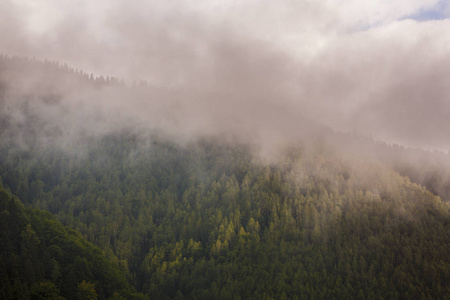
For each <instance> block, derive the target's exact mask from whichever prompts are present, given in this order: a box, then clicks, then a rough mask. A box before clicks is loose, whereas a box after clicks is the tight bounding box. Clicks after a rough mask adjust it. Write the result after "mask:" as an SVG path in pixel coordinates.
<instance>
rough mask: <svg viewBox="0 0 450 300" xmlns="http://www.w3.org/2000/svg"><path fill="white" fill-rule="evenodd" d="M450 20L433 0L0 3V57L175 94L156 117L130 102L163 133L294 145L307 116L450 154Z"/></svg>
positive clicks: (449, 11)
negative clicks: (170, 129) (241, 134)
mask: <svg viewBox="0 0 450 300" xmlns="http://www.w3.org/2000/svg"><path fill="white" fill-rule="evenodd" d="M449 17H450V2H449V1H437V0H433V1H427V0H414V1H411V0H408V1H406V0H402V1H392V3H391V2H386V1H381V0H378V1H377V0H374V1H356V0H349V1H288V0H282V1H273V2H269V1H231V0H230V1H201V2H200V1H197V2H196V1H178V0H174V1H153V0H152V1H133V2H129V1H128V2H126V1H123V0H113V1H106V0H102V1H75V2H74V1H68V0H63V1H61V0H60V1H56V0H45V1H39V3H37V2H36V1H27V0H16V1H8V0H3V1H2V2H1V3H0V52H3V53H4V54H7V55H20V56H26V57H36V58H38V59H49V60H55V61H59V62H61V63H67V64H69V65H70V66H72V67H75V68H77V69H81V70H83V71H85V72H89V73H91V72H92V73H94V75H96V76H100V75H104V76H107V75H108V76H115V77H119V78H123V79H124V80H125V81H126V82H128V83H129V84H132V82H133V81H140V80H145V81H147V82H148V83H149V84H150V85H151V86H156V87H162V88H170V89H176V90H179V91H181V92H179V93H180V96H179V98H178V99H177V101H174V102H170V101H169V103H170V105H168V104H167V105H166V104H164V105H163V104H161V105H162V108H161V107H160V108H159V110H155V107H154V106H149V107H147V108H145V107H136V105H139V104H137V103H135V102H132V103H131V105H134V110H133V109H129V110H128V112H129V114H130V115H131V117H132V115H133V113H135V112H137V111H139V112H140V115H139V117H140V118H145V113H148V114H150V115H149V116H152V117H155V118H156V117H158V118H160V120H161V122H162V123H163V124H162V125H161V126H166V125H165V123H164V120H166V119H167V118H169V116H170V119H171V120H177V122H178V123H182V124H183V125H182V127H183V128H192V127H194V128H199V127H202V128H204V127H207V128H208V129H209V130H212V131H214V129H211V128H215V127H217V128H219V130H241V131H245V132H246V133H247V134H252V133H253V132H254V131H258V130H260V128H264V134H270V135H271V136H272V137H274V136H276V137H280V136H287V137H289V136H290V133H289V132H290V131H295V130H297V128H296V127H297V126H298V125H296V124H297V123H296V120H299V119H303V118H305V117H306V116H307V117H308V118H312V119H314V120H316V121H317V122H318V123H321V124H324V125H327V126H329V127H331V128H333V129H335V130H339V131H348V132H357V133H362V134H366V135H371V136H373V137H374V138H376V139H381V140H385V141H388V142H394V143H399V144H402V145H406V146H415V147H422V148H426V149H430V148H431V149H442V150H445V151H447V149H449V148H450V136H449V135H448V132H450V122H449V118H450V101H449V99H448V94H447V91H448V90H449V88H450V20H449V19H448V18H449ZM186 90H190V91H193V90H195V91H196V92H195V93H194V94H192V93H186V94H183V93H182V91H186ZM199 95H202V96H199ZM204 95H211V97H214V95H221V96H220V97H218V98H215V99H214V100H208V99H207V97H205V96H204ZM181 98H185V99H183V102H181V100H180V99H181ZM166 100H167V99H166ZM180 103H182V104H183V105H182V106H181V107H180V106H179V104H180ZM108 105H109V107H108V113H114V109H117V113H119V111H120V110H122V108H123V107H122V106H120V105H113V104H111V102H110V103H109V104H108ZM140 105H144V104H142V103H141V104H140ZM205 107H206V108H205ZM170 108H173V109H174V110H175V112H174V111H170ZM73 109H74V110H76V109H77V108H76V107H74V108H73ZM98 109H99V110H101V108H98ZM165 111H166V112H167V113H164V112H165ZM130 115H128V117H130ZM244 120H245V122H244ZM286 120H288V121H286ZM298 124H301V122H300V123H298ZM236 127H238V128H237V129H236ZM194 131H195V130H194Z"/></svg>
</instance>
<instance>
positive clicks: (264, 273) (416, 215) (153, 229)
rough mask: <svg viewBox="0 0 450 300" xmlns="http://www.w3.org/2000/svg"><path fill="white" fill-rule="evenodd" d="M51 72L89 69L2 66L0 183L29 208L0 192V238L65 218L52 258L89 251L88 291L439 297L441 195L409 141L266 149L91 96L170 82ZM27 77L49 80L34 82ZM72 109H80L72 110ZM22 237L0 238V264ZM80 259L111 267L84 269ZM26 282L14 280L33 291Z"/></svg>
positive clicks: (342, 141) (352, 140) (336, 138)
mask: <svg viewBox="0 0 450 300" xmlns="http://www.w3.org/2000/svg"><path fill="white" fill-rule="evenodd" d="M5 61H6V62H5ZM6 63H11V60H9V59H4V60H3V64H6ZM35 64H37V66H39V68H44V67H47V68H48V67H49V65H48V64H45V63H44V64H42V63H36V62H26V61H25V62H24V61H22V67H23V68H24V70H26V69H27V68H28V67H30V68H35V67H33V66H35ZM13 65H14V64H13ZM11 68H12V69H13V70H14V72H19V73H20V72H24V71H20V70H21V69H20V68H18V67H14V66H13V67H11ZM44 69H45V68H44ZM3 70H5V69H3ZM14 72H13V73H14ZM43 72H44V73H45V72H46V71H43ZM52 72H56V74H60V73H59V72H62V73H64V74H68V75H67V76H69V77H70V76H73V78H72V79H70V80H68V81H67V82H72V81H76V82H78V81H77V80H78V79H74V78H84V79H83V81H80V85H79V86H78V87H77V89H73V90H70V89H69V90H67V88H63V87H64V84H66V83H65V82H66V81H65V79H64V78H66V77H64V76H63V75H62V74H61V75H60V76H56V75H52V76H49V78H51V79H46V76H42V77H34V76H31V78H32V79H33V80H31V79H30V80H31V81H32V82H34V83H33V84H32V85H31V84H30V83H29V82H30V81H28V83H26V84H24V82H23V81H21V80H20V78H25V79H26V78H27V75H26V74H31V73H32V72H25V74H24V76H23V77H21V76H18V75H17V73H16V75H14V76H16V77H14V76H12V75H8V76H9V77H8V78H9V79H8V80H6V79H4V80H3V85H2V93H1V95H2V98H1V104H0V105H1V106H0V107H1V108H2V111H1V114H0V117H1V120H0V123H1V124H2V125H3V126H2V127H1V129H0V138H1V141H2V143H1V144H0V184H1V185H2V186H3V188H5V189H6V190H8V191H9V192H11V193H12V194H14V195H16V196H18V197H19V199H21V200H22V201H23V203H24V204H25V206H26V207H27V208H26V209H25V208H23V207H22V206H21V205H20V204H19V203H18V200H15V199H13V198H11V197H10V196H8V195H7V194H6V193H5V192H3V193H2V195H3V196H2V197H3V198H2V199H4V200H2V201H4V202H5V203H9V204H8V205H12V206H14V207H15V209H16V210H18V211H19V213H18V214H17V216H14V218H15V219H14V220H18V221H16V222H14V223H10V222H7V223H4V224H3V223H2V226H5V227H2V232H6V233H7V232H8V231H7V230H13V229H7V228H9V227H8V226H10V225H8V224H16V223H17V226H18V227H17V228H16V229H14V230H16V231H15V232H17V234H11V235H9V234H8V235H5V236H10V237H11V238H12V239H13V241H14V239H18V237H19V236H20V237H21V239H22V240H19V239H18V240H17V241H14V242H13V243H16V244H18V245H19V244H20V245H21V243H23V242H24V241H23V239H24V237H25V233H27V232H28V234H29V235H30V236H33V235H34V234H36V235H37V237H38V238H39V240H40V241H42V242H41V243H38V244H39V245H41V246H39V247H41V248H39V249H38V250H36V251H41V252H39V253H43V252H48V253H52V252H51V251H46V249H47V248H43V247H51V244H50V242H51V241H53V240H55V238H54V237H55V236H59V235H58V234H60V232H61V231H62V232H64V233H61V234H62V235H63V237H64V238H67V239H68V240H69V242H67V243H69V244H70V243H75V241H76V242H77V243H78V244H81V245H82V247H81V248H80V249H78V248H76V249H78V250H76V251H80V252H75V253H74V255H73V257H75V258H76V257H78V259H75V258H74V259H72V257H71V258H70V259H63V260H62V261H65V262H66V264H67V260H70V261H71V262H72V263H68V264H67V265H63V263H62V262H61V263H60V264H61V265H60V266H59V267H60V269H64V268H70V265H71V264H74V265H73V267H74V268H75V265H76V266H77V267H80V266H86V263H85V262H84V259H86V260H87V267H86V268H87V270H84V271H83V272H86V273H83V274H85V275H82V276H77V280H78V281H77V282H82V280H85V284H86V285H87V286H91V285H90V284H96V285H95V287H96V292H97V293H98V295H99V297H100V296H102V297H110V296H111V295H113V292H114V291H115V290H117V289H116V288H115V287H106V283H103V282H104V281H102V280H104V278H107V276H112V278H115V279H108V280H105V282H108V283H112V282H117V284H118V286H120V288H119V290H120V291H123V290H125V291H131V290H129V288H128V285H127V284H128V283H127V282H125V279H124V278H125V277H123V276H122V275H120V274H121V272H123V273H125V274H126V276H127V279H128V280H129V282H130V283H131V284H132V285H134V287H135V288H136V290H137V291H139V292H142V293H143V294H145V295H148V296H150V298H154V299H239V298H240V299H344V298H349V299H350V298H352V299H411V298H417V299H450V285H449V284H448V282H450V254H449V251H448V249H449V247H450V211H449V208H450V205H449V202H448V201H444V200H445V197H439V196H437V195H435V194H433V193H432V192H430V189H427V187H425V186H423V184H424V183H423V182H422V181H425V179H427V180H428V179H429V178H430V177H429V176H426V175H427V174H423V176H422V177H420V176H416V177H413V176H411V179H413V180H414V181H416V182H412V181H411V179H410V178H408V177H406V176H403V175H407V173H408V172H409V173H411V174H413V173H414V174H417V175H420V173H418V172H419V171H420V170H421V166H422V165H421V164H415V161H414V158H415V157H417V156H416V155H412V156H411V157H410V158H408V159H406V155H404V154H405V153H413V152H414V151H412V150H410V149H409V150H408V149H405V148H401V147H397V148H395V147H390V146H387V145H385V144H381V143H378V144H377V143H375V142H373V141H371V140H368V139H360V138H358V137H353V136H351V135H339V134H337V133H335V132H333V131H332V130H327V129H325V128H321V127H320V126H317V125H311V128H313V129H312V130H311V133H310V134H309V135H304V134H303V133H302V134H299V136H297V138H296V139H292V141H291V142H290V143H285V144H283V147H276V150H274V149H270V150H271V151H262V150H261V148H262V147H263V146H262V145H261V144H258V143H255V142H253V140H252V141H250V142H248V143H247V142H246V141H245V139H240V138H236V139H235V140H233V139H232V138H230V137H224V136H221V135H215V134H209V135H208V134H203V135H192V136H189V138H185V139H179V138H178V136H177V135H176V134H173V132H170V130H169V132H166V131H164V130H162V129H161V128H159V127H156V126H149V127H143V126H138V125H137V124H141V123H133V122H131V121H130V122H128V121H129V119H128V118H123V116H122V115H120V114H113V115H109V114H108V113H110V111H109V110H107V109H106V108H105V107H104V106H103V104H101V103H104V102H105V101H106V100H105V99H107V98H108V97H109V96H111V95H112V94H115V95H121V96H120V97H123V98H120V97H119V99H122V100H123V101H125V99H128V98H127V95H128V97H135V96H136V97H142V99H144V98H145V99H147V98H149V99H150V100H149V101H156V100H157V98H155V99H154V98H152V97H154V96H155V95H156V94H158V93H159V94H165V95H166V96H164V97H163V98H164V99H167V97H168V96H167V95H172V96H173V97H174V98H176V97H179V95H180V94H182V93H181V92H180V91H161V90H158V89H153V88H152V87H148V86H147V87H126V86H123V85H120V84H117V83H114V84H111V85H103V86H101V87H99V86H98V85H96V84H95V81H94V80H93V79H89V77H86V76H84V75H80V74H79V72H78V73H77V72H72V71H70V70H66V69H65V68H59V67H55V68H54V69H53V71H51V72H50V73H49V74H53V73H52ZM13 73H11V72H10V71H8V72H6V71H3V74H13ZM20 74H22V73H20ZM45 74H47V73H45ZM77 74H78V75H77ZM83 76H84V77H83ZM2 78H6V77H5V75H3V77H2ZM11 78H15V79H16V81H14V83H11V80H10V79H11ZM36 78H38V82H39V84H38V86H40V87H45V88H42V89H41V90H39V92H36V93H33V91H35V88H34V87H35V84H36V81H35V80H36ZM61 78H62V79H61ZM60 79H61V80H62V82H60V81H59V80H60ZM43 83H44V84H43ZM30 86H31V88H30ZM70 86H72V85H70ZM137 95H140V96H137ZM78 97H81V98H83V99H84V100H83V101H82V102H77V100H76V99H78ZM169 98H170V97H169ZM147 100H148V99H147ZM97 101H98V102H97ZM116 101H118V100H117V99H116ZM130 101H131V100H130ZM156 102H157V101H156ZM114 103H116V102H114ZM126 103H128V104H127V105H131V104H130V102H126ZM132 103H134V102H132ZM75 104H76V105H75ZM134 104H135V103H134ZM77 105H79V106H77ZM106 107H107V106H106ZM96 109H99V111H98V113H96V112H97V111H96ZM102 109H103V110H102ZM88 112H92V115H85V114H86V113H88ZM80 116H83V118H82V121H83V122H75V120H77V119H78V118H79V117H80ZM149 122H151V121H149ZM155 124H156V123H155ZM306 124H307V123H302V125H304V126H306ZM88 125H89V126H88ZM141 125H142V124H141ZM153 125H154V124H153ZM307 129H308V128H304V129H303V131H302V132H307V131H308V130H307ZM312 133H314V134H313V135H314V137H311V134H312ZM267 153H270V155H269V154H267ZM419 153H420V155H424V157H428V158H430V157H431V158H430V160H429V161H439V160H438V159H437V157H440V156H439V155H434V154H431V153H428V152H425V151H419ZM397 158H403V160H400V159H397ZM447 159H448V158H447V157H446V156H445V155H443V159H442V161H447ZM422 163H423V162H422ZM425 164H426V165H428V164H427V160H425ZM405 166H407V167H408V166H409V169H408V168H406V167H405ZM428 166H429V167H430V168H431V169H432V170H436V172H438V174H445V173H439V172H440V170H444V171H445V170H448V169H446V168H445V166H446V165H445V164H441V165H440V169H436V168H435V166H433V165H432V164H430V165H428ZM401 168H403V171H404V173H403V175H402V174H399V173H398V171H401V170H400V169H401ZM422 170H424V169H422ZM441 178H443V179H442V182H441V183H442V186H445V183H446V181H445V178H446V177H445V175H442V177H441ZM431 184H433V182H430V183H429V185H431ZM443 191H445V189H443ZM436 193H437V192H436ZM443 199H444V200H443ZM2 203H3V202H2ZM5 205H6V204H5ZM35 208H36V209H41V210H46V211H48V212H50V213H51V214H53V215H54V216H55V218H56V219H57V220H58V221H59V222H61V223H62V224H63V225H65V226H69V227H71V228H72V229H73V230H75V231H76V232H78V233H75V232H74V231H67V232H66V229H64V228H65V227H62V225H58V223H57V222H56V221H55V219H53V217H51V216H50V215H49V214H48V213H43V212H42V211H40V210H36V209H35ZM5 214H7V213H5ZM20 220H22V221H20ZM46 224H51V226H50V225H46ZM46 226H47V227H46ZM52 226H55V228H57V229H55V230H51V228H52ZM3 228H5V229H3ZM14 228H15V227H14ZM45 228H50V229H45ZM58 228H59V229H58ZM27 230H28V231H27ZM46 230H48V231H46ZM23 232H24V233H23ZM33 232H34V233H33ZM22 233H23V234H22ZM81 237H83V238H84V239H86V240H87V241H89V243H93V244H95V245H96V247H98V248H99V249H100V250H94V249H97V248H91V246H90V244H89V243H87V242H84V240H83V239H82V238H81ZM2 238H4V237H3V235H2ZM5 238H6V237H5ZM47 239H48V240H47ZM62 243H64V242H62ZM5 245H7V244H5ZM70 245H71V244H70ZM57 246H58V247H60V248H61V249H62V250H63V251H64V248H63V247H62V246H60V245H58V244H57ZM20 247H22V246H17V247H13V248H11V249H13V250H7V249H5V251H6V252H5V254H4V257H5V258H6V259H7V260H5V263H6V262H7V261H8V260H12V259H13V258H14V257H15V256H14V255H16V256H19V255H20V252H17V251H19V250H18V249H20ZM84 247H86V248H87V249H88V250H83V248H84ZM89 249H90V250H89ZM14 251H16V252H14ZM83 251H84V252H83ZM100 251H101V252H100ZM13 253H15V254H13ZM30 255H31V256H30V257H31V258H30V259H29V260H28V261H27V260H25V259H19V262H20V263H22V264H24V265H26V266H27V267H29V268H30V269H32V270H33V272H34V273H35V274H38V272H41V273H43V274H45V275H44V278H45V279H46V280H45V284H46V286H47V287H52V289H53V290H55V291H57V290H59V291H60V293H61V295H63V296H65V297H68V298H69V296H67V295H74V294H73V293H72V292H70V293H69V292H67V291H68V290H69V289H76V288H77V286H75V285H72V286H71V287H65V286H64V284H68V282H72V281H71V280H66V279H64V278H63V279H60V280H59V281H58V280H56V281H55V280H53V278H52V277H51V276H52V274H53V273H52V272H53V271H52V269H51V268H52V266H53V265H52V264H54V262H53V260H52V259H54V260H56V261H57V262H58V263H59V261H58V260H57V257H51V258H49V260H48V261H46V260H43V261H37V260H36V259H35V255H34V254H30ZM55 255H56V254H55ZM103 255H104V256H106V257H107V259H108V260H109V262H107V261H106V260H105V259H104V258H103ZM90 257H93V258H95V259H100V260H101V262H102V264H104V265H105V266H108V267H105V268H106V269H105V270H104V271H103V269H102V268H91V267H90V264H91V262H90V260H89V258H90ZM82 260H83V262H81V261H82ZM75 262H76V263H75ZM111 262H112V263H113V265H119V266H120V267H119V268H120V270H119V269H118V268H116V267H112V265H110V264H111ZM92 264H94V263H92ZM94 265H95V264H94ZM9 268H11V267H9ZM43 268H44V269H45V268H47V269H48V270H49V271H42V269H43ZM80 268H81V267H80ZM108 268H109V269H108ZM13 269H14V268H13ZM74 272H75V271H74ZM69 273H70V272H69V271H67V274H69ZM39 274H40V273H39ZM62 274H65V273H64V272H62ZM3 276H4V275H3ZM8 276H10V277H9V278H10V282H11V278H12V277H11V276H12V275H10V274H8ZM36 276H38V275H36ZM55 276H56V275H55ZM61 276H62V275H61ZM67 276H69V275H67ZM3 278H5V277H3ZM37 278H39V276H38V277H37ZM108 278H109V277H108ZM2 280H4V279H2ZM114 280H115V281H114ZM36 282H37V281H36V280H34V281H30V282H27V283H24V282H21V283H20V284H22V285H26V286H27V288H28V289H29V290H33V289H34V288H33V285H34V284H35V283H36ZM49 282H53V284H54V285H51V284H50V283H49ZM97 282H101V286H102V288H103V289H104V291H103V292H101V290H102V289H101V288H98V286H99V285H98V284H97ZM11 284H12V283H11ZM114 286H115V285H114ZM11 289H15V288H14V287H11ZM24 290H25V289H24ZM8 297H9V298H11V296H9V295H8V296H5V298H8ZM126 297H127V296H126Z"/></svg>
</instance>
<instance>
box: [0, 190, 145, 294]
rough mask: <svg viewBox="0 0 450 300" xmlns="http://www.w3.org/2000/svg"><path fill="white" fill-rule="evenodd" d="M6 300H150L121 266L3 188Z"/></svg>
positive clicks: (1, 268) (0, 263)
mask: <svg viewBox="0 0 450 300" xmlns="http://www.w3.org/2000/svg"><path fill="white" fill-rule="evenodd" d="M0 214H1V219H0V229H1V233H2V235H1V240H0V245H1V253H0V257H1V259H0V272H1V275H0V282H1V283H0V284H1V287H2V288H1V290H0V297H1V298H2V299H30V298H32V299H94V298H97V297H98V299H107V298H111V297H112V298H115V299H122V297H125V298H128V299H133V298H134V299H145V298H144V297H143V296H142V295H138V294H137V293H136V291H135V290H134V288H132V287H131V286H130V285H129V284H128V282H127V280H126V278H125V275H124V274H123V273H122V272H121V271H120V269H119V268H118V266H116V265H114V264H113V263H111V262H109V261H108V260H107V259H106V258H105V257H104V256H103V255H102V254H101V251H100V249H99V248H98V247H95V246H94V245H92V244H91V243H89V242H86V241H85V240H84V239H83V238H82V237H81V235H80V234H78V233H77V232H75V231H73V230H71V229H69V228H67V227H64V226H62V225H61V224H60V223H59V222H58V221H57V220H55V218H54V217H52V216H51V215H50V214H49V213H48V212H44V211H41V210H38V209H31V208H25V207H24V206H23V204H22V203H21V202H20V200H18V199H16V198H14V197H12V196H10V195H8V193H7V192H6V191H5V190H3V189H0Z"/></svg>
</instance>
